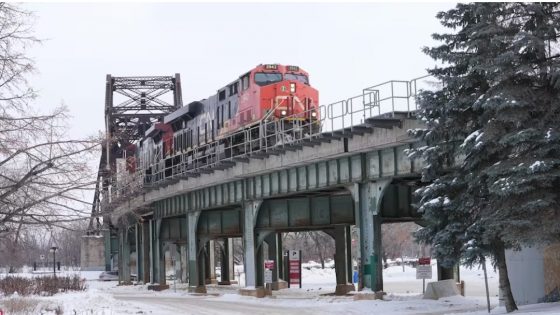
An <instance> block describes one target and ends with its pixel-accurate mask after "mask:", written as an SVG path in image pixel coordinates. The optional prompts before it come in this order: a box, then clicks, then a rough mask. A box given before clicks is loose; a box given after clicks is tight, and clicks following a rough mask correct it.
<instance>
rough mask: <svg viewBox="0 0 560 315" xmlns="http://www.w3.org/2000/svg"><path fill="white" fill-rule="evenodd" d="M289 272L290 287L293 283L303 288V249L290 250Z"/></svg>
mask: <svg viewBox="0 0 560 315" xmlns="http://www.w3.org/2000/svg"><path fill="white" fill-rule="evenodd" d="M288 262H289V265H288V267H289V274H290V281H288V288H290V287H291V286H292V285H299V287H300V288H301V250H289V251H288Z"/></svg>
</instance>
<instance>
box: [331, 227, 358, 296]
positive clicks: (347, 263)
mask: <svg viewBox="0 0 560 315" xmlns="http://www.w3.org/2000/svg"><path fill="white" fill-rule="evenodd" d="M333 235H334V240H335V254H334V268H335V273H336V289H335V294H336V295H345V294H346V293H348V292H350V291H354V290H355V288H354V285H353V284H352V253H351V242H352V236H351V234H350V226H348V225H336V226H335V228H334V232H333Z"/></svg>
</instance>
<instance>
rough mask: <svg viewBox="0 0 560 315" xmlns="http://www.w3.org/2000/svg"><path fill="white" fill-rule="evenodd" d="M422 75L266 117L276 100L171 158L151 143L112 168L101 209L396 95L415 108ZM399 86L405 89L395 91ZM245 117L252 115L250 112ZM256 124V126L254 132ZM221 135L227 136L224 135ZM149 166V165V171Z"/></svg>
mask: <svg viewBox="0 0 560 315" xmlns="http://www.w3.org/2000/svg"><path fill="white" fill-rule="evenodd" d="M427 77H430V76H429V75H427V76H422V77H418V78H415V79H413V80H410V81H402V80H390V81H386V82H384V83H381V84H377V85H374V86H370V87H367V88H365V89H363V90H362V94H361V95H358V96H354V97H350V98H347V99H345V100H340V101H337V102H333V103H330V104H326V105H320V106H318V108H317V107H315V108H308V107H307V106H306V107H305V110H304V111H303V112H299V113H292V114H290V115H288V116H284V117H282V118H279V119H274V120H269V118H270V117H271V116H272V115H273V114H274V112H275V111H276V110H277V107H278V106H279V105H280V104H276V105H277V106H274V108H271V109H270V110H268V112H267V113H266V114H265V115H264V117H263V118H261V119H260V120H256V121H253V124H252V126H250V127H247V128H242V129H239V130H237V131H234V132H232V133H230V134H228V135H227V136H225V137H220V138H218V139H213V140H212V141H209V142H207V143H206V144H204V145H201V146H196V147H193V148H190V149H187V150H186V151H184V152H183V151H181V153H179V155H180V157H179V158H177V159H175V158H171V159H170V162H165V158H164V157H163V154H164V152H163V148H162V147H161V145H158V144H154V150H153V152H152V151H150V152H149V155H150V157H149V158H150V160H149V161H148V160H145V161H142V162H141V163H140V164H138V165H137V170H136V172H134V173H132V174H130V176H129V177H128V178H124V179H123V177H120V179H119V178H117V176H116V175H117V174H115V176H114V178H113V179H112V180H111V183H110V185H109V186H110V187H109V189H108V190H107V191H105V192H103V193H102V201H103V205H102V206H101V209H109V206H108V204H109V203H118V202H120V201H121V200H124V199H125V198H126V196H127V195H128V194H130V193H133V194H134V193H137V192H139V191H141V190H142V189H144V188H146V187H150V186H153V185H155V184H158V183H160V182H162V181H164V180H166V179H168V178H179V179H180V178H184V176H187V177H189V176H191V173H194V175H197V173H200V172H202V170H204V169H211V168H214V167H216V166H218V165H219V164H220V163H222V162H223V161H234V159H235V158H239V157H242V158H248V157H251V156H255V157H257V155H256V154H257V153H260V152H264V153H267V154H268V153H271V154H278V153H277V152H274V151H277V150H279V149H280V150H282V149H284V148H286V147H287V146H291V145H296V144H298V143H301V142H302V141H304V140H305V139H312V138H317V137H320V136H321V134H322V133H324V132H335V131H336V130H338V129H340V128H342V129H345V128H348V127H351V128H353V127H355V126H358V125H360V124H362V123H364V122H365V121H366V119H367V118H369V117H374V116H375V115H381V113H382V111H383V109H384V108H387V107H383V106H386V105H387V104H389V106H390V111H392V112H393V115H394V112H395V110H396V106H397V105H398V104H397V100H401V99H402V100H405V101H406V102H404V101H403V102H402V103H399V104H400V105H398V106H401V105H405V106H406V108H407V110H408V111H410V110H411V109H416V107H415V105H416V103H415V100H414V99H413V100H411V99H410V98H412V97H415V96H417V94H418V89H419V88H418V83H419V82H420V80H423V79H425V78H427ZM401 90H403V92H404V93H400V91H401ZM384 92H387V94H385V93H384ZM401 94H402V95H401ZM412 104H413V105H412ZM273 105H274V104H273ZM411 106H414V108H411ZM271 107H272V106H271ZM314 110H316V111H317V115H318V117H317V116H315V117H316V119H311V118H309V117H311V113H312V112H313V111H314ZM250 111H251V109H250V108H249V109H244V110H241V111H238V113H237V115H236V116H235V117H232V119H239V122H241V121H242V119H241V118H242V116H241V115H242V114H245V113H246V112H250ZM246 118H249V119H248V120H249V121H252V120H251V119H250V117H246ZM329 121H330V122H329ZM245 122H247V120H245ZM329 125H330V126H329ZM340 125H341V126H340ZM328 127H330V128H328ZM325 129H330V130H325ZM257 130H259V131H260V132H256V131H257ZM226 139H227V141H223V140H226ZM235 139H244V140H243V141H242V142H240V143H237V142H236V141H234V140H235ZM220 141H222V142H220ZM175 157H176V156H175ZM235 160H237V159H235ZM166 163H167V164H166ZM148 170H150V171H149V173H148Z"/></svg>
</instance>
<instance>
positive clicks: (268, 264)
mask: <svg viewBox="0 0 560 315" xmlns="http://www.w3.org/2000/svg"><path fill="white" fill-rule="evenodd" d="M264 269H274V260H265V261H264Z"/></svg>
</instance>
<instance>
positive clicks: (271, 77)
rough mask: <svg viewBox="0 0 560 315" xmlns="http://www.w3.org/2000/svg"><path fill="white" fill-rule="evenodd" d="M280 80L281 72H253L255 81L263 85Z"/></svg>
mask: <svg viewBox="0 0 560 315" xmlns="http://www.w3.org/2000/svg"><path fill="white" fill-rule="evenodd" d="M280 81H282V74H281V73H278V72H257V73H255V83H256V84H257V85H259V86H265V85H269V84H272V83H276V82H280Z"/></svg>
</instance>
